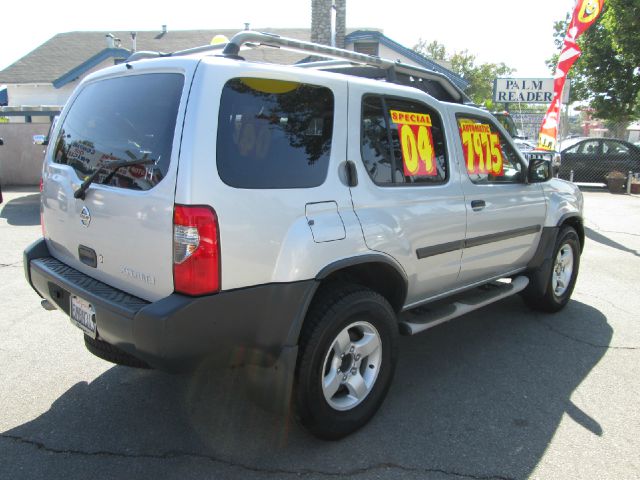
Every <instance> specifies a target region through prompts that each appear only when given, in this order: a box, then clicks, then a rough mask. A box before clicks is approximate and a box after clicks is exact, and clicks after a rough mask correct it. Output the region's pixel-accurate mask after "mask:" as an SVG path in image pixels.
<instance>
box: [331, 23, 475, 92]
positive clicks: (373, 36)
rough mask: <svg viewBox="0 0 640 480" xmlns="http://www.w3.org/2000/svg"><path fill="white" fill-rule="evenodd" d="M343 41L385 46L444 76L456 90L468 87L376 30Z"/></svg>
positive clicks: (463, 81) (352, 34) (360, 33)
mask: <svg viewBox="0 0 640 480" xmlns="http://www.w3.org/2000/svg"><path fill="white" fill-rule="evenodd" d="M344 41H345V44H346V45H349V44H351V43H356V42H378V43H380V44H382V45H384V46H386V47H387V48H390V49H391V50H393V51H395V52H397V53H398V54H400V55H402V56H403V57H406V58H408V59H410V60H413V61H414V62H416V63H417V64H418V65H420V66H422V67H423V68H426V69H428V70H433V71H435V72H439V73H442V74H444V75H446V76H447V77H448V78H449V79H450V80H451V81H452V82H453V83H455V84H456V85H457V86H458V88H461V89H462V90H464V89H466V88H467V87H468V86H469V82H467V81H466V80H465V79H464V78H462V77H461V76H459V75H457V74H455V73H453V72H452V71H451V70H449V69H448V68H447V67H445V66H444V65H442V64H440V63H438V62H436V61H435V60H432V59H430V58H427V57H424V56H422V55H420V54H419V53H417V52H415V51H414V50H411V49H410V48H407V47H405V46H403V45H400V44H399V43H398V42H396V41H394V40H391V39H390V38H389V37H387V36H386V35H384V34H383V33H382V32H380V31H378V30H356V31H354V32H351V33H350V34H348V35H347V36H346V37H345V39H344ZM390 60H391V59H390Z"/></svg>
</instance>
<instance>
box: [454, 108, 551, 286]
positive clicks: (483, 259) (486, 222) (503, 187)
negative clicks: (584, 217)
mask: <svg viewBox="0 0 640 480" xmlns="http://www.w3.org/2000/svg"><path fill="white" fill-rule="evenodd" d="M461 109H462V110H459V111H458V113H457V114H456V115H455V122H456V124H457V126H458V132H459V135H458V139H457V142H456V143H457V160H458V162H459V165H460V167H461V172H462V173H461V177H462V190H463V192H464V196H465V201H466V207H467V212H468V214H467V232H466V236H465V244H464V250H463V253H462V262H461V271H460V282H461V283H462V284H465V285H469V284H473V283H475V282H480V281H485V280H487V279H489V278H493V277H499V276H503V275H508V274H510V273H513V272H515V271H517V270H519V269H522V268H524V267H525V266H526V265H527V262H528V261H529V260H530V259H531V258H532V257H533V254H534V252H535V250H536V248H537V246H538V241H539V239H540V235H541V232H542V226H543V225H544V220H545V215H546V201H545V197H544V192H543V189H542V186H541V185H540V184H528V183H526V181H525V179H526V164H525V162H524V160H523V159H522V157H521V156H520V155H519V154H518V153H517V152H516V149H515V148H514V147H513V145H512V144H511V142H510V141H509V140H508V139H507V134H506V133H505V132H504V131H503V130H502V129H501V128H499V127H498V126H497V123H496V122H495V121H494V120H493V119H491V118H490V117H488V116H484V115H483V114H482V113H481V112H479V111H477V110H466V109H464V107H461Z"/></svg>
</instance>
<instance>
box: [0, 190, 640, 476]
mask: <svg viewBox="0 0 640 480" xmlns="http://www.w3.org/2000/svg"><path fill="white" fill-rule="evenodd" d="M3 193H4V197H5V203H3V204H2V205H0V432H2V433H0V479H23V478H24V479H47V480H50V479H58V478H61V479H62V478H64V479H83V480H84V479H87V478H92V479H98V478H126V479H138V478H140V479H143V478H152V479H156V478H157V479H180V480H189V479H202V478H216V479H218V478H221V479H227V478H228V479H235V478H238V479H243V480H245V479H274V478H284V479H286V478H309V479H325V478H329V479H335V478H356V479H369V478H372V479H397V478H403V479H424V478H427V479H459V478H461V479H465V478H468V479H525V478H535V479H562V480H569V479H609V478H610V479H637V478H640V410H639V405H640V402H639V400H640V382H639V381H638V378H640V288H639V285H640V197H637V196H626V195H611V194H609V193H606V192H586V193H585V197H586V227H587V240H588V242H587V244H586V247H585V250H584V253H583V257H582V264H581V267H580V276H579V279H578V283H577V286H576V290H575V292H574V295H573V299H572V301H571V302H570V304H569V305H568V306H567V308H566V309H565V310H563V311H562V312H560V313H557V314H553V315H544V314H539V313H534V312H531V311H530V310H528V309H527V308H526V307H525V305H524V304H523V303H522V301H521V300H520V298H519V297H512V298H509V299H506V300H504V301H502V302H499V303H497V304H493V305H491V306H489V307H487V308H485V309H483V310H480V311H477V312H474V313H471V314H468V315H466V316H464V317H462V318H459V319H457V320H454V321H451V322H449V323H447V324H444V325H441V326H439V327H436V328H434V329H433V330H430V331H428V332H426V333H424V334H420V335H417V336H414V337H402V338H401V342H400V356H399V363H398V368H397V371H396V376H395V380H394V382H393V385H392V388H391V391H390V393H389V396H388V397H387V400H386V401H385V403H384V405H383V406H382V408H381V410H380V411H379V412H378V414H377V415H376V416H375V417H374V419H373V420H372V421H371V423H370V424H369V425H367V426H366V427H365V428H363V429H362V430H360V431H359V432H357V433H355V434H353V435H351V436H350V437H348V438H346V439H344V440H341V441H338V442H324V441H320V440H317V439H315V438H313V437H311V436H310V435H308V434H307V433H306V432H305V431H304V430H302V429H301V428H300V427H299V426H298V425H297V424H296V423H295V421H293V420H292V419H291V418H290V416H289V415H277V414H274V413H269V412H267V411H265V410H263V409H262V408H261V407H260V406H258V405H256V404H254V403H253V402H252V401H251V400H250V399H249V397H248V396H247V394H246V388H245V387H246V386H245V385H244V382H243V380H242V379H240V378H239V377H240V375H239V374H238V373H237V372H236V371H234V370H230V369H221V370H218V371H215V372H214V371H210V370H204V369H203V370H202V371H199V372H196V373H195V374H193V375H188V376H187V375H182V376H176V375H169V374H164V373H160V372H157V371H153V370H137V369H131V368H127V367H120V366H114V365H112V364H109V363H107V362H104V361H102V360H100V359H98V358H96V357H94V356H92V355H91V354H90V353H88V352H87V351H86V350H85V348H84V344H83V341H82V333H81V332H80V331H79V330H78V329H76V328H75V327H73V326H72V325H71V324H70V322H69V320H68V318H66V317H65V316H64V315H63V314H62V313H60V312H57V311H56V312H48V311H45V310H44V309H42V308H41V306H40V301H39V297H38V296H37V295H36V294H35V292H33V291H32V290H31V288H30V287H29V286H28V285H27V283H26V281H25V279H24V275H23V267H22V250H23V249H24V247H25V246H27V245H28V244H29V243H30V242H32V241H34V240H36V239H37V238H38V237H39V235H40V225H39V214H38V201H39V198H38V197H39V195H38V191H37V189H13V190H12V189H9V190H4V191H3Z"/></svg>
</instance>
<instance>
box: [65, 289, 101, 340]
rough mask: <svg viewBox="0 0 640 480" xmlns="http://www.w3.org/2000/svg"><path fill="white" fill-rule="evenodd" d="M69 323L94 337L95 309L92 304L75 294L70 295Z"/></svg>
mask: <svg viewBox="0 0 640 480" xmlns="http://www.w3.org/2000/svg"><path fill="white" fill-rule="evenodd" d="M70 312H71V313H70V317H71V323H73V324H74V325H75V326H76V327H78V328H79V329H80V330H82V331H83V332H84V333H86V334H87V335H89V336H90V337H91V338H96V311H95V310H94V308H93V306H92V305H91V304H90V303H89V302H87V301H86V300H83V299H82V298H80V297H76V296H75V295H72V296H71V311H70Z"/></svg>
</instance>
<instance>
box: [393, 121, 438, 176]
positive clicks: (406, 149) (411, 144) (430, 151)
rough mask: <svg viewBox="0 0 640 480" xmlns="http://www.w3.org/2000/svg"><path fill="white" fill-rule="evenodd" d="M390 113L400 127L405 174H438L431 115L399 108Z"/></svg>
mask: <svg viewBox="0 0 640 480" xmlns="http://www.w3.org/2000/svg"><path fill="white" fill-rule="evenodd" d="M389 113H390V114H391V120H392V121H393V123H395V124H396V125H397V127H398V135H399V137H400V146H401V148H402V165H403V171H404V174H405V176H408V177H416V176H431V177H432V176H435V175H437V173H438V172H437V170H436V154H435V149H434V148H433V136H432V134H431V116H429V115H428V114H425V113H413V112H401V111H398V110H391V111H390V112H389Z"/></svg>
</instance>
